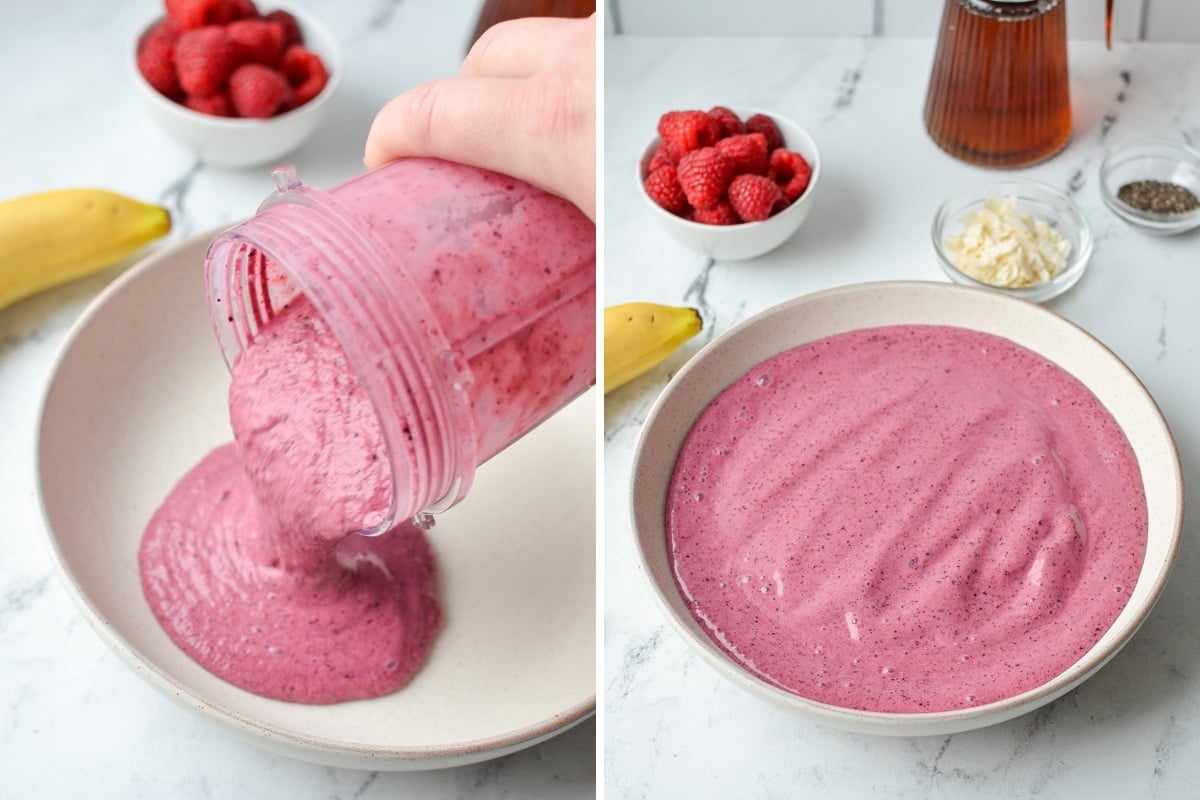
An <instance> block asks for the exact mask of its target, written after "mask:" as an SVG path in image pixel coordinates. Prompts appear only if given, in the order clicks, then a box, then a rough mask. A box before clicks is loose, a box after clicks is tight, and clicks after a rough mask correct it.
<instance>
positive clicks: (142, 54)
mask: <svg viewBox="0 0 1200 800" xmlns="http://www.w3.org/2000/svg"><path fill="white" fill-rule="evenodd" d="M168 25H169V20H164V21H163V22H160V23H159V24H158V25H156V26H154V27H153V28H151V29H150V30H149V31H148V32H147V33H146V35H145V36H143V37H142V41H141V44H139V45H138V51H137V66H138V72H140V73H142V77H143V78H145V79H146V83H148V84H150V85H151V86H153V87H154V88H155V89H156V90H157V91H158V92H159V94H163V95H166V96H167V97H170V98H175V97H177V96H178V95H179V78H178V76H176V74H175V38H174V26H170V30H169V31H168V30H163V29H164V27H165V26H168Z"/></svg>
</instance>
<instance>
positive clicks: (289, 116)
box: [133, 0, 342, 167]
mask: <svg viewBox="0 0 1200 800" xmlns="http://www.w3.org/2000/svg"><path fill="white" fill-rule="evenodd" d="M164 5H165V11H166V13H165V14H164V15H163V16H162V17H160V18H158V19H156V20H155V21H154V22H152V23H151V24H150V25H149V26H147V27H146V29H145V30H144V31H142V33H141V35H140V36H138V38H137V43H136V47H135V48H134V50H133V75H134V83H135V84H136V85H137V87H138V89H139V94H140V95H141V96H142V99H143V101H144V104H145V106H146V109H147V110H148V112H149V113H150V115H151V116H152V117H153V118H154V119H155V120H156V121H157V122H158V123H159V125H160V126H161V127H162V128H163V129H164V130H165V131H166V132H167V133H168V134H169V135H170V136H171V137H172V138H174V139H175V140H177V141H178V142H180V143H181V144H183V145H184V146H185V147H187V148H188V149H190V150H192V151H193V152H195V153H196V154H197V155H199V157H200V158H201V159H202V160H203V161H204V162H205V163H206V164H211V165H216V166H223V167H250V166H261V165H264V164H268V163H271V162H273V161H275V160H277V159H279V158H281V157H282V156H284V155H287V154H288V153H290V152H291V151H293V150H295V149H296V148H297V147H299V146H300V145H301V144H303V143H304V141H305V140H307V139H308V137H309V136H310V135H311V134H312V133H313V131H314V130H316V128H317V126H318V124H320V122H321V119H322V118H323V116H324V112H325V110H326V109H327V107H328V103H329V99H330V98H331V97H332V96H333V94H334V92H335V91H336V89H337V86H338V83H339V82H340V80H341V74H342V69H341V60H340V53H339V49H338V45H337V41H336V40H335V39H334V38H333V36H332V35H331V34H330V33H329V32H328V31H327V30H326V29H325V28H324V27H323V26H321V25H320V24H319V23H318V22H317V21H316V20H314V19H313V18H312V17H311V16H309V15H307V14H305V13H304V12H303V11H300V10H299V9H296V8H292V7H287V6H284V7H275V6H272V7H271V8H264V9H263V10H260V9H259V8H258V7H257V6H256V5H255V4H254V2H253V0H165V3H164Z"/></svg>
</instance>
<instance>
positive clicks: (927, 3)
mask: <svg viewBox="0 0 1200 800" xmlns="http://www.w3.org/2000/svg"><path fill="white" fill-rule="evenodd" d="M944 2H945V0H824V1H823V2H820V1H819V0H733V2H730V0H690V2H689V1H687V0H608V10H609V17H611V18H610V19H609V20H608V21H607V22H608V25H610V26H613V27H610V30H612V29H614V27H615V29H616V31H617V32H618V33H628V34H640V35H683V36H687V35H699V36H721V35H726V36H806V35H807V36H865V35H871V34H875V35H882V36H928V37H932V36H936V35H937V30H938V25H939V23H940V21H941V16H942V8H943V5H944ZM1063 2H1068V0H1063ZM1104 6H1105V3H1104V0H1069V2H1068V6H1067V26H1068V32H1069V36H1070V37H1071V38H1072V39H1081V40H1098V39H1102V38H1104ZM1113 38H1114V39H1115V40H1118V41H1136V40H1139V39H1147V40H1151V41H1173V42H1200V2H1197V0H1115V2H1114V9H1113Z"/></svg>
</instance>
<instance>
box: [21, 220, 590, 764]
mask: <svg viewBox="0 0 1200 800" xmlns="http://www.w3.org/2000/svg"><path fill="white" fill-rule="evenodd" d="M215 234H216V231H210V232H208V233H206V234H199V235H197V236H193V237H191V238H189V239H187V240H185V241H182V242H179V243H177V244H175V245H173V246H171V247H169V248H166V249H164V250H161V251H159V252H158V253H156V254H155V255H153V256H151V257H150V258H148V259H146V260H145V261H143V262H141V264H139V265H138V266H135V267H133V268H132V269H130V270H129V271H127V272H126V273H125V274H123V275H122V276H121V277H120V278H118V279H117V280H116V281H115V282H114V283H113V284H112V285H111V286H109V288H108V289H106V290H105V291H104V293H103V294H101V295H100V297H98V298H97V299H96V301H95V302H93V303H92V305H91V306H89V307H88V309H87V310H86V311H85V312H84V313H83V314H82V315H81V317H80V318H79V320H78V322H76V324H75V325H74V326H73V328H72V329H71V331H70V333H68V334H67V336H66V339H65V341H64V343H63V346H62V349H61V350H60V352H59V355H58V358H57V360H56V362H55V365H54V368H53V371H52V374H51V376H50V381H49V386H48V387H47V390H46V395H45V398H44V400H43V404H42V411H41V420H40V422H39V431H38V451H37V465H36V470H37V479H38V491H39V495H40V499H41V503H42V511H43V513H44V516H45V520H46V534H47V538H48V541H49V544H50V551H51V555H52V558H53V561H54V563H55V566H56V567H57V570H58V572H59V575H60V577H61V579H62V580H63V585H64V587H65V588H66V589H67V591H68V593H69V594H70V595H71V596H72V597H73V599H74V600H75V601H76V602H77V603H78V604H79V607H80V609H81V611H82V615H83V617H84V619H86V620H87V622H88V623H90V624H91V626H92V627H93V628H94V629H95V630H96V632H97V634H98V635H99V636H100V638H101V639H102V640H103V641H104V642H105V643H106V644H107V645H108V646H109V647H110V648H112V650H113V652H115V653H116V654H117V655H118V656H120V657H121V658H122V659H123V660H125V661H126V662H127V663H128V664H129V665H130V666H131V667H132V668H133V670H134V671H136V672H137V674H138V675H140V676H141V677H143V678H145V679H146V680H147V681H148V682H149V683H150V684H151V685H153V686H154V687H155V688H157V689H159V690H161V691H162V692H163V693H164V694H165V695H166V696H167V697H169V698H170V699H172V700H174V701H176V702H178V703H180V704H182V705H183V706H185V707H187V708H189V709H191V710H193V711H195V712H197V713H198V714H200V715H202V716H203V717H205V718H206V719H208V720H211V721H213V722H215V723H217V724H220V725H223V726H225V727H226V728H227V729H229V730H230V731H232V732H235V733H237V734H240V735H242V736H244V737H246V738H248V739H249V740H250V741H252V742H253V743H255V744H257V745H260V746H262V747H264V748H268V749H271V750H275V751H278V752H282V753H285V754H287V755H290V756H292V757H295V758H303V759H307V760H310V761H316V762H320V763H324V764H332V765H336V766H342V767H352V768H356V769H371V770H407V769H433V768H438V767H450V766H457V765H461V764H468V763H472V762H477V761H481V760H484V759H488V758H495V757H498V756H502V755H505V754H507V753H512V752H515V751H516V750H520V749H522V748H524V747H529V746H530V745H533V744H536V743H537V742H540V741H543V740H545V739H547V738H549V737H551V736H553V735H555V734H557V733H559V732H561V731H564V730H566V729H568V728H570V727H571V726H573V725H575V724H576V723H578V722H580V721H582V720H584V719H586V718H587V717H588V716H589V715H590V714H591V713H592V712H593V710H594V709H595V700H596V698H595V674H596V652H595V643H596V625H595V622H596V598H595V576H596V563H595V552H596V551H595V524H596V523H595V497H596V489H595V438H594V432H595V429H596V428H595V416H596V394H595V392H594V391H593V392H589V393H587V394H585V395H583V396H581V397H580V398H578V399H577V400H575V401H574V402H573V403H571V404H570V405H568V406H567V407H566V408H564V409H563V410H562V411H561V412H559V413H558V414H555V415H554V416H553V417H552V418H550V419H549V420H547V421H546V422H545V423H544V424H542V425H541V426H539V427H538V428H537V429H536V430H534V431H532V432H531V433H530V434H529V435H527V436H525V437H524V438H522V439H521V441H519V442H516V443H515V444H513V445H512V446H511V447H509V448H507V449H506V450H505V451H504V452H503V453H500V454H499V455H497V456H496V457H495V458H494V459H492V460H491V461H490V462H488V463H487V464H485V465H483V466H482V467H480V469H479V472H478V474H477V475H476V479H475V483H474V485H473V486H472V488H471V494H470V496H469V497H468V498H467V499H466V500H465V501H464V502H462V503H460V504H459V505H458V506H456V507H454V508H453V509H451V510H449V511H447V512H445V513H444V514H442V515H441V516H439V518H438V524H437V526H436V527H434V528H433V530H432V531H431V532H430V536H429V540H430V544H431V546H432V547H433V550H434V552H435V554H436V556H437V561H438V575H439V583H440V586H439V588H438V594H439V601H440V603H441V605H442V610H443V626H442V629H441V631H440V632H439V633H438V636H437V639H436V640H435V641H434V644H433V649H432V651H431V653H430V656H429V660H428V661H427V662H426V664H425V665H424V667H422V668H421V670H420V671H419V672H418V673H417V675H416V676H415V677H414V678H413V680H412V682H411V683H410V684H409V685H408V686H406V687H405V688H403V689H401V690H400V691H398V692H395V693H394V694H390V695H387V696H384V697H378V698H375V699H372V700H360V701H355V702H349V703H335V704H332V705H325V706H313V705H303V704H300V703H286V702H282V701H279V700H271V699H269V698H265V697H259V696H257V695H253V694H250V693H249V692H246V691H244V690H242V689H239V688H238V687H236V686H233V685H232V684H229V683H226V682H225V681H223V680H221V679H220V678H217V677H216V676H214V675H213V674H212V673H210V672H208V671H206V670H205V669H204V668H203V667H201V666H200V665H199V664H197V663H196V662H194V661H192V659H190V658H189V657H188V656H187V655H186V654H185V653H184V652H183V651H182V650H180V649H179V648H178V647H177V646H176V645H175V643H174V642H172V641H171V639H170V638H169V637H168V636H167V634H166V633H164V632H163V630H162V628H161V627H160V626H159V625H158V622H157V621H156V620H155V618H154V615H153V613H152V612H151V611H150V607H149V605H148V604H147V603H146V600H145V598H144V596H143V594H142V586H141V581H140V578H139V573H138V555H137V554H138V545H139V543H140V541H141V536H142V531H143V530H144V529H145V526H146V523H147V521H148V520H149V518H150V515H151V514H153V513H154V510H155V509H156V508H157V507H158V505H159V504H160V503H161V502H162V501H163V499H164V498H165V497H166V495H167V492H169V491H170V489H171V487H172V486H173V485H174V484H175V482H176V481H177V480H178V479H179V478H180V477H182V475H183V474H184V473H185V472H186V471H187V470H188V469H190V468H191V467H192V466H193V465H194V464H195V463H196V462H197V461H198V460H199V459H200V458H201V457H203V455H204V454H205V453H207V452H208V451H209V450H210V449H211V448H213V447H214V446H216V445H218V444H221V443H222V442H225V441H229V440H230V439H231V437H232V432H231V430H230V427H229V410H228V401H227V391H228V386H229V372H228V370H227V369H226V367H225V362H224V359H223V358H222V356H221V349H220V347H219V346H218V345H217V342H216V339H215V338H214V337H213V333H212V323H211V322H210V321H209V316H208V309H207V306H206V304H205V291H204V271H203V270H202V269H200V268H199V265H201V264H203V263H204V252H205V250H206V249H207V247H208V244H209V242H210V241H211V239H212V237H213V236H214V235H215ZM530 475H537V476H538V478H537V480H529V476H530ZM530 508H536V509H537V513H536V514H530V513H529V509H530Z"/></svg>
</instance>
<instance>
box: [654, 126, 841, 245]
mask: <svg viewBox="0 0 1200 800" xmlns="http://www.w3.org/2000/svg"><path fill="white" fill-rule="evenodd" d="M732 110H733V111H734V113H736V114H737V115H738V116H739V117H741V118H742V119H743V120H745V119H747V118H748V117H751V116H753V115H754V114H766V115H767V116H768V117H770V118H771V119H773V120H775V124H776V125H777V126H778V127H779V132H780V133H781V134H783V146H784V147H785V148H787V149H788V150H792V151H795V152H797V153H799V154H800V155H802V156H804V160H805V161H807V162H808V163H809V166H811V167H812V177H811V178H810V179H809V182H808V188H807V189H805V190H804V194H802V195H800V197H798V198H796V201H795V202H793V203H792V204H791V205H790V206H788V207H787V208H785V209H784V210H783V211H781V212H779V213H778V214H776V215H775V216H773V217H771V218H770V219H766V220H763V221H762V222H743V223H742V224H740V225H705V224H703V223H699V222H692V221H691V220H688V219H684V218H683V217H678V216H675V215H674V214H672V213H671V212H670V211H667V210H666V209H665V208H663V207H662V206H660V205H659V204H658V203H655V202H654V201H653V200H651V199H650V196H649V195H648V194H646V189H645V186H644V185H645V180H646V166H647V165H648V164H649V163H650V159H651V157H653V155H654V151H655V149H657V148H658V143H659V138H658V137H657V136H656V137H655V138H654V140H653V141H651V142H650V144H648V145H647V146H646V149H645V150H644V151H643V152H642V157H641V158H640V159H639V160H638V165H637V183H638V191H639V192H640V193H641V195H642V198H643V199H644V200H645V201H646V205H647V206H649V207H650V213H651V214H653V215H654V218H655V219H656V220H657V221H658V224H659V225H661V226H662V227H663V230H665V231H666V232H667V233H668V234H670V236H671V237H672V238H673V239H675V241H677V242H679V243H680V244H682V245H683V246H684V247H687V248H688V249H690V250H695V251H696V252H697V253H701V254H703V255H706V256H708V257H709V258H715V259H717V260H718V261H745V260H747V259H751V258H756V257H757V256H761V255H763V254H764V253H769V252H770V251H772V250H774V249H775V248H776V247H779V246H780V245H781V244H783V243H784V242H786V241H787V240H788V239H790V238H791V237H792V235H793V234H794V233H795V232H796V231H798V230H799V229H800V226H801V225H803V224H804V220H805V219H807V218H808V214H809V212H810V211H812V204H813V195H814V194H815V193H816V189H817V183H818V182H819V179H820V177H821V156H820V153H819V152H818V151H817V143H816V142H815V141H813V138H812V137H811V136H809V134H808V131H806V130H804V128H802V127H800V126H799V125H797V124H796V123H795V122H792V121H791V120H790V119H788V118H787V117H782V116H780V115H779V114H776V113H775V112H773V111H764V110H762V109H757V108H733V109H732Z"/></svg>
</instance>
